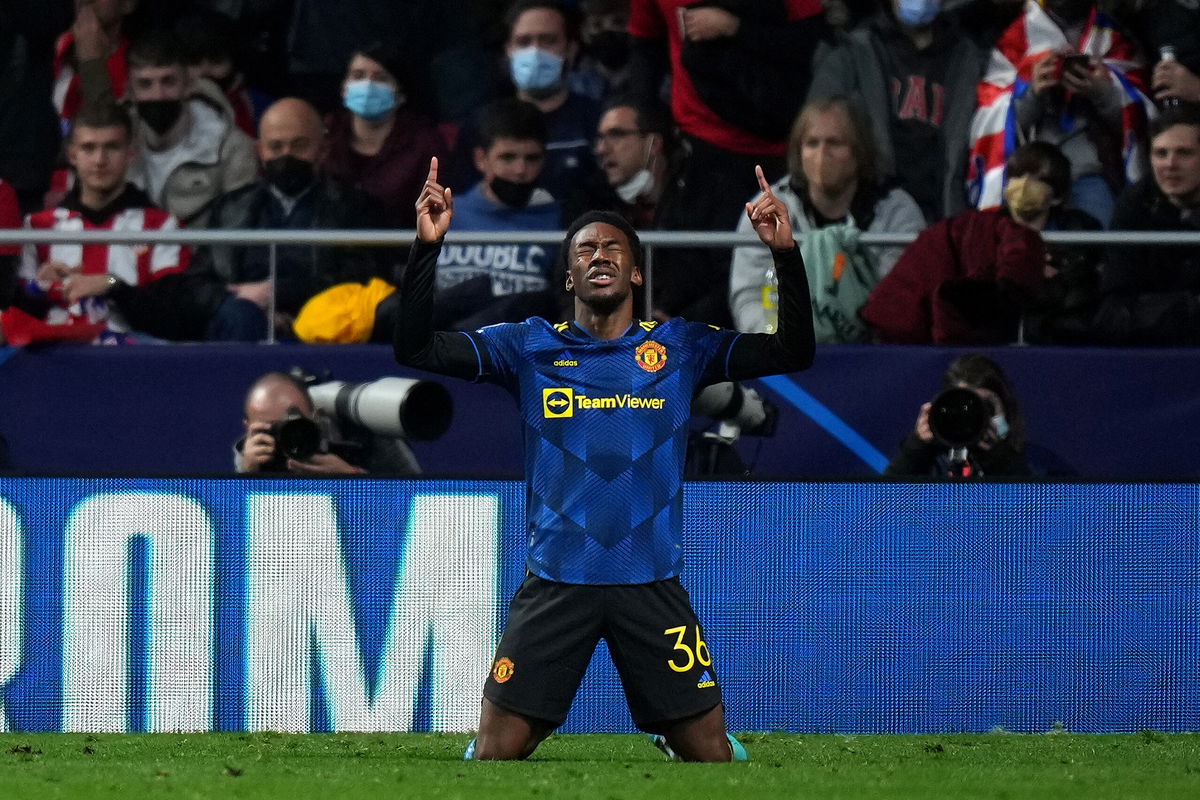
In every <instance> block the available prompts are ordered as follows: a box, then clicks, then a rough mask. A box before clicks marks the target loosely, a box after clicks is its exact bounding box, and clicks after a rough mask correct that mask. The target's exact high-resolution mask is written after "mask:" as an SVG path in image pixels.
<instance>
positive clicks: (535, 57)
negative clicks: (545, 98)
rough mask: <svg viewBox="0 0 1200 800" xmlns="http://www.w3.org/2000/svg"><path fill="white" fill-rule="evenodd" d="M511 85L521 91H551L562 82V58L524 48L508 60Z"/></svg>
mask: <svg viewBox="0 0 1200 800" xmlns="http://www.w3.org/2000/svg"><path fill="white" fill-rule="evenodd" d="M508 64H509V69H510V70H511V72H512V80H513V83H514V84H516V87H517V88H518V89H521V90H523V91H529V90H533V91H537V90H539V89H551V88H553V87H555V86H557V85H558V84H559V82H560V81H561V80H562V71H563V57H562V56H556V55H554V53H548V52H546V51H545V50H539V49H538V48H536V47H526V48H523V49H521V50H516V51H514V52H513V54H512V55H511V56H509V58H508Z"/></svg>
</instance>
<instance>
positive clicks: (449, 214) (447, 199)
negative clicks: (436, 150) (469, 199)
mask: <svg viewBox="0 0 1200 800" xmlns="http://www.w3.org/2000/svg"><path fill="white" fill-rule="evenodd" d="M453 217H454V196H453V195H452V194H451V192H450V190H449V189H447V188H446V187H444V186H442V185H441V184H440V183H438V160H437V156H434V157H433V158H431V159H429V176H428V177H427V178H425V186H424V187H423V188H422V189H421V196H420V197H418V198H417V238H418V239H419V240H421V241H422V242H426V243H429V244H432V243H433V242H437V241H441V239H442V237H443V236H445V235H446V231H448V230H450V220H451V219H452V218H453Z"/></svg>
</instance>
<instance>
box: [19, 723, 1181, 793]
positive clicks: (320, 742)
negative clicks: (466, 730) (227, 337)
mask: <svg viewBox="0 0 1200 800" xmlns="http://www.w3.org/2000/svg"><path fill="white" fill-rule="evenodd" d="M469 738H470V737H469V736H467V735H464V734H353V735H351V734H308V735H289V734H272V733H254V734H237V733H209V734H192V735H186V734H169V735H168V734H128V735H120V734H99V735H88V734H47V733H38V734H20V733H5V734H0V798H4V799H5V800H7V798H20V799H21V800H40V799H41V798H108V797H113V798H122V799H123V800H124V798H132V799H133V800H147V799H148V798H246V800H266V799H267V798H271V799H275V798H278V800H307V798H317V800H357V799H358V798H362V800H379V799H380V798H389V800H390V799H391V798H395V799H396V800H400V798H436V800H452V798H485V799H486V800H520V799H522V798H580V799H581V800H592V798H596V799H597V800H609V799H610V798H638V799H639V800H640V799H642V798H644V799H645V800H666V799H667V798H687V800H701V799H702V798H760V797H779V798H797V799H798V800H799V799H801V798H804V799H807V798H814V799H815V798H821V800H836V799H837V798H846V800H874V799H875V798H888V799H889V800H894V799H896V798H955V799H957V798H1012V799H1013V800H1018V799H1020V798H1039V797H1044V798H1054V799H1055V800H1072V799H1073V798H1079V800H1102V799H1103V798H1148V799H1153V800H1160V799H1163V800H1175V799H1176V798H1180V799H1183V798H1200V735H1195V734H1172V735H1167V734H1161V733H1154V732H1144V733H1140V734H1131V735H1079V734H1068V733H1052V734H1045V735H1023V734H1009V733H990V734H982V735H974V734H947V735H920V736H842V735H798V734H744V735H743V736H741V737H740V738H742V740H743V741H744V742H745V743H746V746H747V748H748V749H749V751H750V758H751V761H750V763H745V764H728V765H726V764H677V763H669V762H667V761H665V760H664V759H663V758H662V756H661V755H660V754H659V752H658V751H657V750H655V749H654V748H653V746H652V745H651V744H650V743H649V742H648V741H647V740H646V738H645V737H644V736H635V735H561V736H554V737H551V738H550V739H549V740H547V741H546V742H545V743H544V744H543V745H542V746H541V748H539V749H538V751H537V753H536V754H535V756H534V758H533V759H532V760H530V761H527V762H524V763H490V764H489V763H476V762H463V761H462V760H461V756H462V751H463V747H464V746H465V745H466V743H467V740H468V739H469Z"/></svg>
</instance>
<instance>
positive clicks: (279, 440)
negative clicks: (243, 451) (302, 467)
mask: <svg viewBox="0 0 1200 800" xmlns="http://www.w3.org/2000/svg"><path fill="white" fill-rule="evenodd" d="M267 433H268V434H270V436H271V438H272V439H274V440H275V453H274V455H272V456H271V460H270V461H269V462H267V463H266V464H264V465H263V471H265V472H284V471H286V470H287V462H288V459H293V460H295V461H305V460H307V459H309V458H312V457H313V456H314V455H316V454H317V453H320V452H323V451H324V450H325V448H326V441H325V436H324V434H323V433H322V432H321V426H319V425H318V424H317V423H316V422H314V421H313V420H311V419H309V418H308V417H306V416H304V415H303V414H301V413H300V412H299V411H298V410H296V409H291V410H290V411H288V414H287V416H285V417H284V418H283V419H279V420H276V421H274V422H272V423H271V427H270V428H268V429H267Z"/></svg>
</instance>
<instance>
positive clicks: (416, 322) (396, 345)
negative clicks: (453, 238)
mask: <svg viewBox="0 0 1200 800" xmlns="http://www.w3.org/2000/svg"><path fill="white" fill-rule="evenodd" d="M441 251H442V243H441V242H435V243H433V244H429V243H426V242H422V241H419V240H418V241H417V242H416V243H415V244H414V245H413V247H412V249H411V250H410V251H409V254H408V266H407V267H406V268H405V270H404V275H403V278H402V279H401V281H400V314H399V318H398V319H397V321H396V329H395V331H394V335H393V339H392V347H393V349H394V351H395V354H396V361H398V362H400V363H401V364H404V365H406V366H410V367H417V368H418V369H424V370H429V371H430V372H436V373H438V374H440V375H450V376H452V377H455V378H466V379H467V380H475V379H477V378H479V377H480V376H481V375H482V374H483V373H484V372H485V371H486V368H487V364H486V363H485V359H488V358H489V356H488V354H487V352H486V351H484V350H482V349H480V348H478V347H477V346H476V344H475V342H474V341H472V339H471V337H470V336H468V335H467V334H465V333H462V332H458V331H435V330H434V329H433V280H434V276H435V272H436V269H437V258H438V253H440V252H441Z"/></svg>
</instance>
